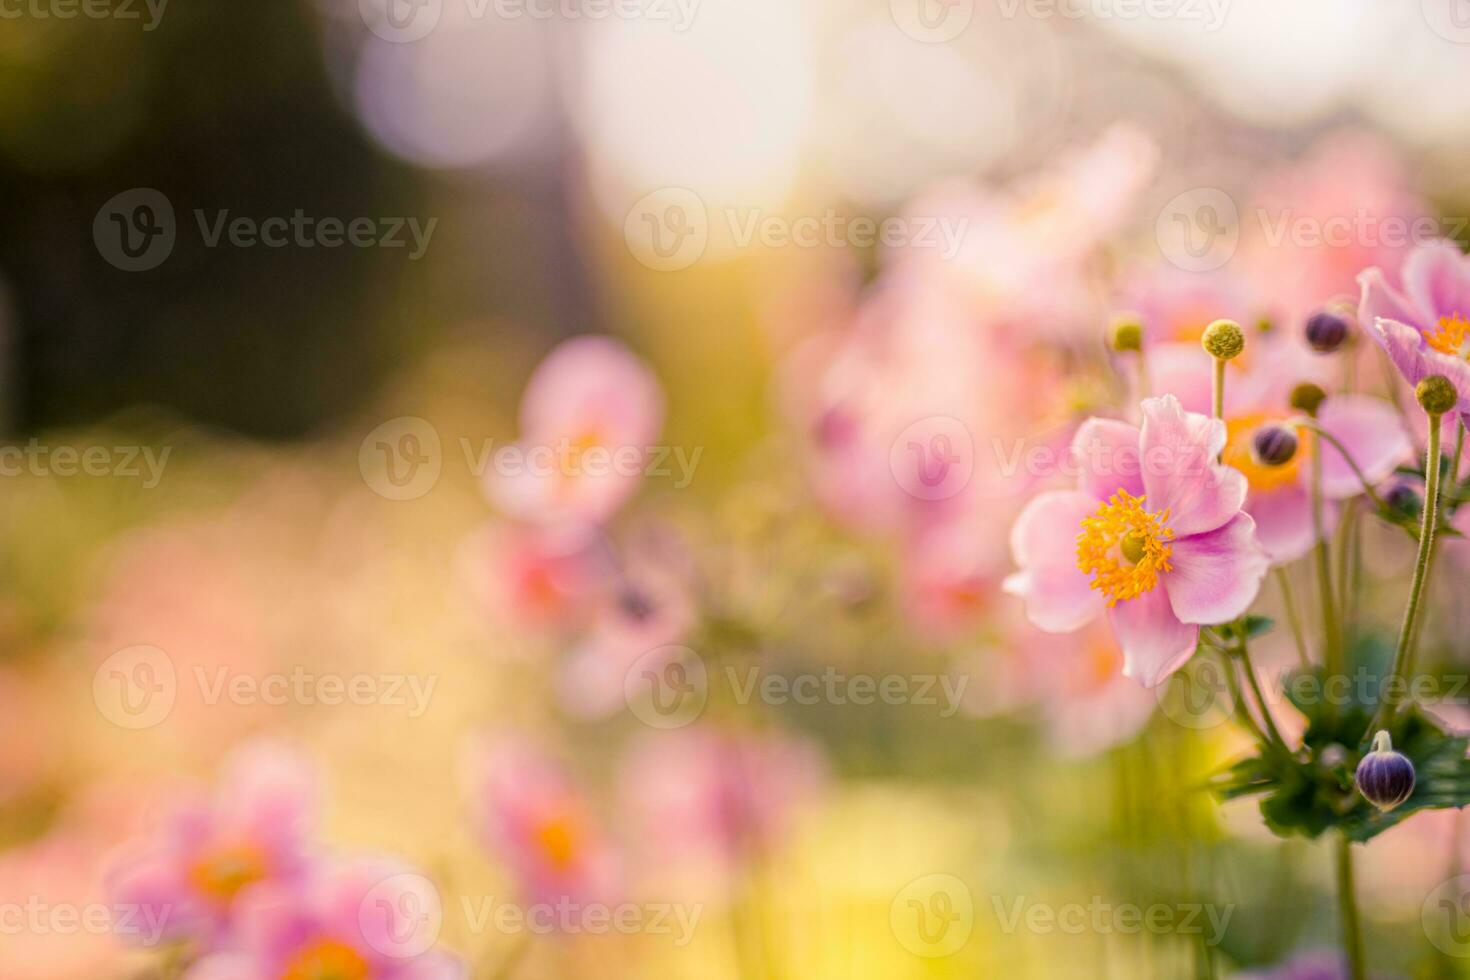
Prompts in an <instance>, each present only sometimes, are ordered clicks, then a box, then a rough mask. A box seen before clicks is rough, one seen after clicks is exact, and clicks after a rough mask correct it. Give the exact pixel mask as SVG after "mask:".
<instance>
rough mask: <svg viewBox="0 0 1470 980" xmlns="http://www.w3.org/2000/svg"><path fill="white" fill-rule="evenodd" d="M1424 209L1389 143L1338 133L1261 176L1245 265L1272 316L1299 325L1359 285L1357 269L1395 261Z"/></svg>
mask: <svg viewBox="0 0 1470 980" xmlns="http://www.w3.org/2000/svg"><path fill="white" fill-rule="evenodd" d="M1427 214H1428V207H1427V206H1426V204H1425V203H1424V202H1423V201H1422V200H1421V199H1420V198H1419V197H1418V196H1417V195H1415V194H1413V193H1412V192H1410V190H1409V189H1408V188H1407V186H1406V181H1405V175H1404V171H1403V167H1402V165H1401V163H1400V162H1399V161H1398V159H1397V158H1396V157H1395V156H1394V154H1393V152H1392V150H1391V149H1390V148H1389V147H1388V146H1387V145H1386V144H1384V143H1383V142H1382V141H1381V140H1379V139H1378V138H1376V137H1374V136H1372V135H1369V134H1367V133H1364V132H1357V131H1349V130H1344V131H1340V132H1336V133H1332V134H1330V135H1328V136H1326V137H1324V138H1323V139H1321V140H1319V141H1318V142H1317V143H1316V144H1315V145H1314V146H1313V147H1312V149H1311V152H1310V153H1309V154H1308V155H1307V156H1306V157H1305V158H1304V159H1302V160H1300V161H1298V162H1296V163H1293V164H1290V165H1287V166H1285V167H1282V168H1281V169H1280V170H1278V171H1277V172H1275V173H1273V174H1271V175H1269V176H1268V177H1267V178H1266V179H1265V180H1263V181H1261V183H1260V185H1259V186H1258V187H1257V189H1256V193H1255V194H1254V195H1253V199H1252V201H1251V203H1250V205H1249V208H1248V210H1247V211H1246V212H1245V213H1244V214H1242V216H1241V219H1242V222H1243V224H1244V234H1243V235H1242V239H1241V261H1242V267H1243V268H1244V269H1245V270H1246V275H1247V277H1248V278H1249V279H1250V281H1251V282H1253V283H1254V284H1255V285H1256V287H1257V289H1258V290H1259V292H1260V295H1261V298H1262V299H1263V300H1264V302H1265V303H1266V305H1267V307H1268V309H1269V312H1270V313H1271V315H1272V317H1273V319H1275V320H1276V321H1277V322H1278V323H1280V324H1282V325H1284V326H1286V327H1288V328H1290V329H1296V328H1297V327H1299V326H1300V325H1301V324H1302V322H1303V321H1304V320H1305V319H1306V317H1308V316H1310V315H1311V314H1312V313H1313V312H1315V311H1316V310H1317V309H1319V308H1320V307H1321V306H1322V305H1323V304H1325V303H1327V302H1329V301H1331V300H1332V299H1334V298H1335V297H1339V296H1344V295H1347V296H1351V295H1352V294H1353V293H1354V292H1356V288H1355V285H1354V279H1355V277H1356V276H1357V274H1358V272H1359V271H1360V270H1362V269H1365V268H1367V267H1368V266H1373V265H1379V266H1388V267H1395V266H1397V265H1398V263H1399V262H1400V261H1401V260H1402V258H1403V256H1404V255H1405V253H1407V252H1408V250H1409V248H1410V247H1411V245H1412V243H1413V241H1414V239H1415V236H1416V235H1422V234H1423V231H1424V224H1423V223H1424V221H1425V216H1426V215H1427ZM1416 222H1417V224H1416Z"/></svg>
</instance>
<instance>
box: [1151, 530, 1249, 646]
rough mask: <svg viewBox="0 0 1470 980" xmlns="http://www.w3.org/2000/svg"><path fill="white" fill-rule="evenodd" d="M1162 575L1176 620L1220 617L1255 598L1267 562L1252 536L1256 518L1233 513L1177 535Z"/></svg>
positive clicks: (1229, 616)
mask: <svg viewBox="0 0 1470 980" xmlns="http://www.w3.org/2000/svg"><path fill="white" fill-rule="evenodd" d="M1169 561H1170V563H1171V564H1172V565H1173V566H1174V567H1173V570H1172V571H1170V572H1167V573H1166V574H1165V575H1163V577H1162V578H1163V583H1164V589H1165V591H1166V592H1168V595H1169V603H1170V605H1171V606H1172V607H1173V609H1174V614H1175V615H1176V616H1178V617H1179V619H1180V621H1181V622H1185V623H1199V624H1203V625H1208V624H1212V623H1225V622H1229V621H1230V620H1232V619H1235V618H1236V617H1237V616H1240V615H1242V614H1243V613H1244V612H1245V611H1246V610H1247V609H1249V608H1250V605H1251V603H1252V602H1254V601H1255V600H1256V594H1257V593H1258V592H1260V590H1261V579H1263V578H1265V577H1266V572H1267V570H1268V569H1269V568H1270V567H1271V563H1270V561H1269V560H1268V559H1267V558H1266V552H1265V551H1263V550H1262V549H1261V545H1260V544H1259V543H1258V542H1257V541H1256V522H1255V521H1253V520H1251V519H1250V516H1249V515H1247V514H1237V515H1235V517H1233V518H1231V520H1230V521H1229V522H1228V523H1227V524H1226V525H1225V526H1224V527H1222V528H1219V529H1217V530H1214V531H1209V532H1207V533H1205V534H1196V535H1193V536H1191V537H1187V538H1179V539H1177V540H1176V541H1175V542H1174V550H1173V554H1171V555H1170V557H1169Z"/></svg>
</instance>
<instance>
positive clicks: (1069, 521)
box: [1004, 395, 1268, 687]
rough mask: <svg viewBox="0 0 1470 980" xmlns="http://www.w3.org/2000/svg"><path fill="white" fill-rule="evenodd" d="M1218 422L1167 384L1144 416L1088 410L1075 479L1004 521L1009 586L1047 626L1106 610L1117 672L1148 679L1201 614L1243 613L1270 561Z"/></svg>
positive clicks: (1075, 624) (1151, 681)
mask: <svg viewBox="0 0 1470 980" xmlns="http://www.w3.org/2000/svg"><path fill="white" fill-rule="evenodd" d="M1224 446H1225V425H1224V423H1222V422H1220V421H1218V420H1215V419H1210V418H1207V417H1205V416H1203V415H1196V414H1194V413H1190V412H1185V411H1184V409H1183V408H1182V407H1181V406H1180V404H1179V402H1178V400H1177V399H1175V398H1174V397H1173V396H1172V395H1165V396H1163V397H1161V398H1150V399H1148V400H1146V401H1145V402H1144V403H1143V426H1142V428H1141V429H1140V428H1137V427H1134V426H1132V425H1128V424H1127V423H1124V422H1119V421H1114V420H1111V419H1101V418H1094V419H1089V420H1088V421H1087V422H1086V423H1084V424H1083V426H1082V428H1081V429H1080V430H1078V433H1077V438H1076V440H1075V441H1074V443H1073V453H1074V455H1075V461H1076V463H1077V464H1078V466H1079V468H1080V479H1079V481H1078V489H1077V490H1074V491H1049V492H1046V493H1043V494H1041V495H1040V496H1038V497H1036V498H1035V499H1033V500H1032V501H1031V502H1030V503H1029V504H1028V505H1027V506H1026V508H1025V510H1024V511H1023V512H1022V513H1021V515H1020V517H1019V518H1017V520H1016V523H1015V526H1014V527H1013V528H1012V530H1011V552H1012V557H1013V558H1014V559H1015V561H1016V563H1017V564H1018V565H1019V566H1020V570H1019V571H1017V572H1016V573H1014V574H1012V575H1011V576H1010V577H1008V578H1007V579H1006V581H1005V586H1004V587H1005V590H1006V591H1007V592H1010V593H1011V594H1013V595H1017V596H1020V597H1021V598H1022V599H1024V600H1025V603H1026V614H1027V616H1028V617H1029V618H1030V619H1031V621H1032V622H1033V623H1034V624H1035V625H1036V626H1037V627H1039V628H1041V629H1043V630H1047V631H1048V632H1053V633H1068V632H1072V631H1074V630H1077V629H1080V628H1081V627H1083V626H1085V625H1086V624H1087V623H1089V622H1091V621H1092V620H1093V619H1095V618H1096V617H1097V616H1098V615H1099V614H1101V613H1103V612H1104V611H1106V612H1107V614H1108V619H1109V622H1110V623H1111V625H1112V628H1113V631H1114V633H1115V634H1116V636H1117V637H1118V641H1119V644H1120V645H1121V647H1122V650H1123V657H1124V670H1123V672H1124V673H1125V674H1126V675H1127V676H1129V677H1132V678H1134V679H1135V680H1137V681H1139V682H1141V683H1142V684H1144V685H1145V686H1149V687H1152V686H1153V685H1156V684H1158V683H1159V682H1161V681H1162V680H1164V678H1166V677H1167V676H1168V675H1169V674H1171V673H1172V672H1173V671H1175V670H1176V669H1178V668H1179V667H1180V666H1182V665H1183V664H1184V662H1185V661H1186V660H1188V659H1189V657H1190V655H1191V654H1192V653H1193V652H1194V648H1195V644H1196V642H1197V640H1198V637H1199V627H1200V625H1202V624H1212V623H1223V622H1227V621H1229V620H1232V619H1234V618H1236V617H1237V616H1240V615H1241V614H1242V613H1244V612H1245V611H1246V610H1247V609H1248V608H1249V607H1250V604H1251V603H1252V602H1253V601H1254V600H1255V597H1256V593H1257V591H1258V590H1259V588H1260V583H1261V579H1262V578H1263V577H1264V576H1265V574H1266V570H1267V567H1268V562H1267V560H1266V556H1265V554H1264V552H1262V551H1261V548H1260V545H1259V544H1257V543H1256V540H1255V522H1254V521H1252V520H1251V518H1250V517H1249V516H1248V515H1246V514H1245V513H1243V512H1242V511H1241V505H1242V504H1243V503H1244V502H1245V490H1246V481H1245V478H1244V477H1243V476H1241V474H1240V473H1239V472H1237V471H1236V470H1233V469H1230V468H1229V467H1225V466H1221V465H1219V464H1218V463H1216V462H1215V459H1216V457H1217V456H1218V455H1219V453H1220V451H1221V450H1222V449H1223V448H1224Z"/></svg>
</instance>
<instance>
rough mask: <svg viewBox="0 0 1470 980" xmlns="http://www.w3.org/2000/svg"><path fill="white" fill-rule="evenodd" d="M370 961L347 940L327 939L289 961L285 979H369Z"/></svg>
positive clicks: (284, 974)
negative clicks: (346, 941)
mask: <svg viewBox="0 0 1470 980" xmlns="http://www.w3.org/2000/svg"><path fill="white" fill-rule="evenodd" d="M368 973H369V969H368V962H367V960H365V959H363V957H362V954H361V953H359V952H358V951H357V950H355V949H353V948H352V947H351V946H348V945H347V944H345V943H341V942H338V941H337V940H335V939H327V940H323V941H322V942H319V943H317V944H315V945H313V946H308V947H307V948H306V949H304V950H302V951H301V952H300V953H299V954H297V956H296V957H295V958H294V959H292V960H291V961H290V962H289V963H287V964H286V971H285V973H283V974H282V975H281V976H282V980H367V976H368Z"/></svg>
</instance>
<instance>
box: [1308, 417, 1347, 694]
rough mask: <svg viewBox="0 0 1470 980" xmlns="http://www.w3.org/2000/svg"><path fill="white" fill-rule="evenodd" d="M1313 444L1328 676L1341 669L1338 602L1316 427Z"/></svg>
mask: <svg viewBox="0 0 1470 980" xmlns="http://www.w3.org/2000/svg"><path fill="white" fill-rule="evenodd" d="M1315 425H1316V423H1315V422H1314V423H1313V429H1312V431H1313V432H1315V433H1316V436H1317V438H1316V445H1314V446H1313V447H1312V530H1313V532H1314V533H1315V535H1316V538H1317V544H1316V547H1315V548H1313V549H1312V550H1313V554H1314V556H1315V558H1316V564H1317V591H1318V592H1319V593H1320V594H1321V597H1322V646H1323V656H1322V660H1323V666H1324V667H1325V668H1326V671H1327V677H1329V678H1331V677H1334V676H1336V675H1338V674H1341V673H1342V671H1343V662H1342V637H1341V634H1340V633H1339V632H1338V624H1337V603H1336V602H1335V601H1334V599H1333V592H1332V563H1331V559H1330V557H1329V555H1328V552H1327V529H1326V523H1327V522H1326V520H1325V518H1324V517H1323V514H1322V435H1323V433H1322V431H1321V429H1320V428H1316V427H1315Z"/></svg>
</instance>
